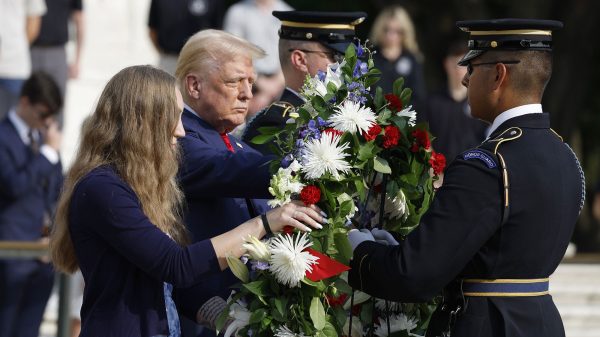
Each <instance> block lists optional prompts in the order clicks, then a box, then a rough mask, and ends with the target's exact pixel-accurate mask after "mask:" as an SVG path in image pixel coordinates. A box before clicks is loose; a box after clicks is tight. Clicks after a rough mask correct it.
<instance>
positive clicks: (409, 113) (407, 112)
mask: <svg viewBox="0 0 600 337" xmlns="http://www.w3.org/2000/svg"><path fill="white" fill-rule="evenodd" d="M411 109H412V105H410V106H408V108H405V109H402V111H399V112H398V113H397V114H396V115H397V116H400V117H408V125H409V126H415V125H416V124H417V112H416V111H415V110H411Z"/></svg>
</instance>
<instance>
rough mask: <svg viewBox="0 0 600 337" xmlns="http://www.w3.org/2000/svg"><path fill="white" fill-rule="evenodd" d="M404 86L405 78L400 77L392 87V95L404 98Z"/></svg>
mask: <svg viewBox="0 0 600 337" xmlns="http://www.w3.org/2000/svg"><path fill="white" fill-rule="evenodd" d="M403 86H404V77H398V78H397V79H396V80H395V81H394V84H393V85H392V88H393V89H392V93H393V94H394V95H396V96H398V97H400V98H402V96H401V93H402V87H403ZM402 102H404V100H402Z"/></svg>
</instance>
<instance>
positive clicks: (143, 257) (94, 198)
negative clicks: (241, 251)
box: [69, 166, 220, 337]
mask: <svg viewBox="0 0 600 337" xmlns="http://www.w3.org/2000/svg"><path fill="white" fill-rule="evenodd" d="M69 231H70V234H71V239H72V240H73V244H74V247H75V253H76V255H77V260H78V262H79V266H80V268H81V272H82V274H83V278H84V280H85V289H84V293H83V305H82V307H81V320H82V328H81V335H80V336H82V337H87V336H98V337H105V336H144V337H146V336H155V335H168V334H169V329H168V324H167V318H166V312H165V300H164V293H163V282H169V283H171V284H173V285H174V286H177V287H189V286H192V285H194V284H197V283H198V282H199V281H201V279H202V278H204V277H207V276H210V275H211V274H216V273H218V272H219V271H220V267H219V262H218V260H217V257H216V255H215V251H214V249H213V246H212V243H211V242H210V240H204V241H200V242H198V243H195V244H192V245H189V246H187V247H185V248H183V247H181V246H179V245H178V244H176V243H175V242H174V241H173V240H172V239H170V238H169V237H168V236H167V235H165V234H164V233H163V232H162V231H161V230H160V229H158V227H156V226H155V225H154V224H152V223H151V222H150V220H149V219H148V218H147V217H146V215H145V214H144V213H143V211H142V209H141V206H140V202H139V200H138V198H137V196H136V194H135V192H134V191H133V190H132V189H131V187H129V185H127V184H126V183H125V182H124V181H122V180H121V178H120V177H119V176H118V175H117V173H116V172H115V170H114V169H113V168H111V167H109V166H102V167H98V168H96V169H94V170H92V171H91V172H90V173H88V174H87V175H86V176H85V177H84V178H82V179H81V180H80V181H79V183H78V184H77V186H76V187H75V190H74V192H73V196H72V199H71V202H70V204H69ZM191 318H192V319H195V317H191Z"/></svg>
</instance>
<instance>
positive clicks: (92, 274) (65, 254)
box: [50, 66, 324, 337]
mask: <svg viewBox="0 0 600 337" xmlns="http://www.w3.org/2000/svg"><path fill="white" fill-rule="evenodd" d="M182 110H183V101H182V98H181V94H180V93H179V90H178V89H177V88H176V83H175V79H174V78H173V77H171V76H170V75H169V74H167V73H166V72H164V71H162V70H158V69H155V68H153V67H150V66H134V67H129V68H125V69H123V70H122V71H120V72H119V73H118V74H116V75H115V76H114V77H113V78H112V79H111V80H110V81H109V82H108V84H107V85H106V88H105V89H104V91H103V92H102V95H101V96H100V99H99V102H98V106H97V108H96V110H95V112H94V113H93V115H92V116H91V117H90V118H89V119H88V120H87V121H86V123H85V124H84V126H83V132H82V138H81V144H80V146H79V152H78V154H77V158H76V159H75V161H74V165H73V167H72V168H71V169H70V171H69V173H68V175H67V178H66V181H65V185H64V189H63V193H62V196H61V198H60V201H59V206H58V210H57V216H56V226H55V228H54V231H53V233H52V235H51V244H50V249H51V255H52V259H53V261H54V264H55V266H56V267H57V268H58V269H59V270H61V271H64V272H73V271H74V270H75V269H77V268H80V269H81V271H82V274H83V277H84V280H85V290H84V295H83V305H82V308H81V319H82V328H81V335H80V336H84V337H85V336H170V337H172V336H180V331H179V321H178V318H177V316H178V315H177V311H176V309H175V305H174V302H173V300H172V297H171V291H172V288H173V286H175V287H188V286H191V285H194V284H197V283H199V282H200V281H202V280H203V279H204V278H206V277H208V276H211V275H214V274H216V273H219V272H220V271H221V270H223V269H225V268H226V267H227V263H226V256H228V255H233V256H240V255H241V254H242V253H243V251H242V247H241V243H242V242H241V241H242V239H243V238H244V237H246V236H247V235H249V234H252V235H254V236H257V237H262V236H264V235H265V234H266V231H267V229H269V224H270V229H272V230H273V231H278V230H280V229H281V228H283V227H284V226H285V225H291V226H294V227H297V228H300V229H301V230H309V228H308V227H307V226H306V225H304V224H303V223H301V222H299V221H298V220H296V219H301V220H303V221H304V222H305V223H306V224H308V225H310V226H312V227H315V228H320V227H321V225H320V224H319V222H322V221H324V220H323V218H322V217H321V215H320V214H319V213H318V209H316V208H314V209H312V208H308V207H302V206H298V205H296V204H288V205H286V206H284V207H281V208H278V209H275V210H272V211H270V212H268V213H267V214H266V220H267V221H266V223H264V222H263V221H262V220H261V218H260V217H258V218H254V219H250V220H248V221H246V222H244V223H243V224H241V225H240V226H238V227H236V228H235V229H233V230H231V231H229V232H226V233H223V234H221V235H218V236H216V237H213V238H211V239H208V240H203V241H200V242H197V243H195V244H191V245H186V243H187V241H188V239H187V233H186V229H185V226H184V225H183V223H182V222H181V219H180V216H179V214H180V207H181V201H182V193H181V191H180V189H179V187H178V186H177V184H176V181H175V176H176V173H177V169H178V162H179V158H178V153H179V152H178V151H179V150H178V145H177V139H178V138H180V137H183V136H184V135H185V132H184V130H183V126H182V123H181V112H182ZM192 318H193V317H192Z"/></svg>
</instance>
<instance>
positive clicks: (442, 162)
mask: <svg viewBox="0 0 600 337" xmlns="http://www.w3.org/2000/svg"><path fill="white" fill-rule="evenodd" d="M429 164H430V165H431V167H432V168H433V174H435V175H436V176H437V175H440V173H442V172H444V169H445V168H446V156H444V155H443V154H441V153H437V152H435V151H431V158H429Z"/></svg>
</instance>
